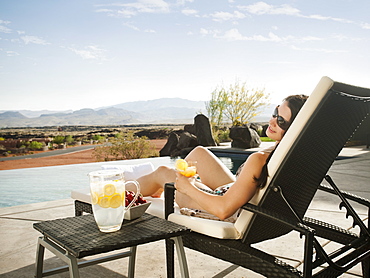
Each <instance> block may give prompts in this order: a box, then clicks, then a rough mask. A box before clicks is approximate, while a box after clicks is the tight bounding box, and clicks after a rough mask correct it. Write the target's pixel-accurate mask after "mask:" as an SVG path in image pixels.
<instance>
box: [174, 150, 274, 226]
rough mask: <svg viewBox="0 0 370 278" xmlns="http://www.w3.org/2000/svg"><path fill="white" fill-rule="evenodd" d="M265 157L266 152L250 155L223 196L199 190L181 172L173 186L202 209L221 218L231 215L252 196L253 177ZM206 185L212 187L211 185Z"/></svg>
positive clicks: (253, 187)
mask: <svg viewBox="0 0 370 278" xmlns="http://www.w3.org/2000/svg"><path fill="white" fill-rule="evenodd" d="M267 157H268V154H265V153H260V152H258V153H254V154H252V155H250V156H249V157H248V159H247V160H246V162H245V164H244V166H243V169H242V171H241V173H240V175H239V176H238V178H237V180H236V181H235V183H234V185H233V186H231V187H230V189H229V190H228V191H227V192H226V193H225V194H224V195H223V196H217V195H212V194H208V193H206V192H204V191H202V190H199V189H198V188H197V187H196V186H193V185H192V184H191V183H190V181H189V179H188V178H186V177H184V176H182V175H181V174H177V181H176V184H175V186H176V189H177V190H178V191H179V192H181V193H183V194H185V195H187V196H189V197H190V198H192V200H193V201H195V202H196V203H197V204H198V205H199V206H200V207H201V208H202V209H204V210H206V211H207V212H209V213H211V214H213V215H215V216H217V217H219V218H220V219H222V220H223V219H226V218H228V217H230V216H231V215H233V214H234V213H235V212H236V211H237V210H238V209H239V208H240V207H241V206H242V205H244V204H245V203H246V202H248V201H249V200H250V199H251V198H252V197H253V195H254V194H255V192H256V189H257V182H256V181H255V179H254V177H259V176H260V174H261V170H262V167H263V165H264V164H265V162H266V159H267ZM206 185H207V184H206ZM207 186H208V185H207ZM208 187H210V188H212V186H208Z"/></svg>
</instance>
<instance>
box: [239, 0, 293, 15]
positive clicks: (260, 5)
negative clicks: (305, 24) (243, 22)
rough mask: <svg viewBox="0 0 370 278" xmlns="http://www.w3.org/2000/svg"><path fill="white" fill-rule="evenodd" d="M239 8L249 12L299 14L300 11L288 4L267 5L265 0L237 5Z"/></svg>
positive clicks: (259, 13) (258, 13)
mask: <svg viewBox="0 0 370 278" xmlns="http://www.w3.org/2000/svg"><path fill="white" fill-rule="evenodd" d="M238 8H239V9H241V10H245V11H248V12H249V13H251V14H257V15H262V14H285V15H299V14H300V11H299V10H298V9H296V8H293V7H292V6H290V5H287V4H283V5H280V6H273V5H269V4H267V3H265V2H257V3H254V4H252V5H248V6H238Z"/></svg>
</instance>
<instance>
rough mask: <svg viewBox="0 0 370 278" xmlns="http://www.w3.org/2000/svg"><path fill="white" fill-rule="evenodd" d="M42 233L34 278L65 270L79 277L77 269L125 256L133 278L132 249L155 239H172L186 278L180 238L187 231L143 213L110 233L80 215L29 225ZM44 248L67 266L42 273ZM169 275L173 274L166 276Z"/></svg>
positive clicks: (93, 220)
mask: <svg viewBox="0 0 370 278" xmlns="http://www.w3.org/2000/svg"><path fill="white" fill-rule="evenodd" d="M33 227H34V229H36V230H37V231H39V232H40V233H42V234H43V236H42V237H40V238H39V239H38V244H37V253H36V277H44V276H49V275H53V274H56V273H60V272H64V271H68V270H69V272H70V277H74V278H79V277H80V276H79V270H78V269H79V267H85V266H89V265H93V264H97V263H101V262H106V261H111V260H115V259H118V258H124V257H129V267H128V277H134V272H135V256H136V247H137V246H138V245H140V244H144V243H149V242H153V241H157V240H162V239H165V240H169V239H172V240H174V242H175V245H176V250H177V254H178V258H179V264H180V270H181V276H182V277H189V272H188V267H187V262H186V256H185V252H184V247H183V244H182V238H181V236H182V235H184V234H187V233H189V232H190V230H189V229H188V228H186V227H184V226H181V225H178V224H176V223H173V222H170V221H167V220H165V219H162V218H159V217H156V216H153V215H150V214H147V213H145V214H144V215H143V216H142V217H140V218H137V219H134V220H131V221H128V220H125V221H124V223H123V225H122V228H121V230H119V231H117V232H113V233H102V232H100V231H99V229H98V227H97V225H96V222H95V219H94V216H93V215H83V216H78V217H69V218H63V219H56V220H51V221H44V222H40V223H35V224H33ZM127 247H129V248H130V251H126V252H122V253H119V254H114V255H110V256H105V257H103V258H98V259H95V260H89V261H83V262H78V261H77V259H81V258H83V257H86V256H91V255H97V254H101V253H105V252H110V251H114V250H119V249H122V248H127ZM45 248H47V249H48V250H50V251H51V252H52V253H54V254H55V255H57V256H58V257H59V258H60V259H62V260H63V261H64V262H66V263H67V264H68V266H65V267H60V268H56V269H51V270H47V271H43V260H44V251H45ZM170 275H171V276H172V275H173V274H170Z"/></svg>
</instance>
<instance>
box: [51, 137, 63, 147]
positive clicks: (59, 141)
mask: <svg viewBox="0 0 370 278" xmlns="http://www.w3.org/2000/svg"><path fill="white" fill-rule="evenodd" d="M64 142H65V137H64V136H61V135H57V136H55V137H54V139H53V143H55V144H57V145H59V144H63V143H64Z"/></svg>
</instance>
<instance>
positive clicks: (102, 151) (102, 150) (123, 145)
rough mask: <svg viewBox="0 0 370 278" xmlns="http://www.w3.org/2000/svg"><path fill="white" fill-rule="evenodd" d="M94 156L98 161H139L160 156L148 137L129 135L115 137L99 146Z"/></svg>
mask: <svg viewBox="0 0 370 278" xmlns="http://www.w3.org/2000/svg"><path fill="white" fill-rule="evenodd" d="M93 155H94V156H95V158H96V159H97V160H98V161H108V160H123V159H138V158H147V157H153V156H158V153H157V152H156V150H155V146H154V145H153V144H152V143H151V142H150V141H148V140H147V138H146V137H140V138H138V137H135V136H134V134H133V133H127V134H124V135H122V136H118V137H115V138H113V139H111V140H110V141H109V143H108V144H105V145H103V146H98V147H96V148H95V149H94V153H93Z"/></svg>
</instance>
